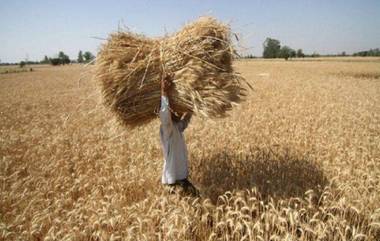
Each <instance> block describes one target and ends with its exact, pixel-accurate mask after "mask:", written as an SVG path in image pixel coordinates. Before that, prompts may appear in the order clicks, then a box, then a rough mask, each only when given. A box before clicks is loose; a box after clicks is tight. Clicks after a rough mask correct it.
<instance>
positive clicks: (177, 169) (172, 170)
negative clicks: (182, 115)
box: [160, 96, 189, 184]
mask: <svg viewBox="0 0 380 241" xmlns="http://www.w3.org/2000/svg"><path fill="white" fill-rule="evenodd" d="M160 120H161V126H160V138H161V146H162V151H163V154H164V159H165V160H164V167H163V172H162V183H163V184H173V183H175V182H176V181H177V180H182V179H185V178H187V176H188V173H189V172H188V169H187V149H186V143H185V139H184V137H183V131H184V130H185V129H186V127H187V125H188V123H189V119H186V120H181V121H178V122H174V121H172V118H171V113H170V110H169V100H168V98H167V97H166V96H161V109H160Z"/></svg>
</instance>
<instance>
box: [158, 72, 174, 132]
mask: <svg viewBox="0 0 380 241" xmlns="http://www.w3.org/2000/svg"><path fill="white" fill-rule="evenodd" d="M170 81H171V80H170V76H166V77H165V78H163V79H162V80H161V108H160V120H161V124H162V125H161V126H162V131H163V133H164V135H165V136H170V134H171V131H172V128H173V122H172V117H171V113H170V109H169V98H168V91H169V89H170V87H171V82H170Z"/></svg>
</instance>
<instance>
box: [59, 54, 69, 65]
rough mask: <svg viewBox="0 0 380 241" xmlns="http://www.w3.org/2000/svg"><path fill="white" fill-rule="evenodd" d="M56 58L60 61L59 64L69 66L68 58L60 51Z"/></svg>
mask: <svg viewBox="0 0 380 241" xmlns="http://www.w3.org/2000/svg"><path fill="white" fill-rule="evenodd" d="M58 58H59V60H60V64H69V63H70V58H69V56H67V55H66V54H65V53H64V52H62V51H60V52H59V53H58Z"/></svg>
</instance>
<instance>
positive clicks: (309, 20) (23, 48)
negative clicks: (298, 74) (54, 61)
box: [0, 0, 380, 63]
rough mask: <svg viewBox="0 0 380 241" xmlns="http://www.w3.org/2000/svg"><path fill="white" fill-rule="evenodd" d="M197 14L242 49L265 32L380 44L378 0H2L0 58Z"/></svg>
mask: <svg viewBox="0 0 380 241" xmlns="http://www.w3.org/2000/svg"><path fill="white" fill-rule="evenodd" d="M204 15H211V16H214V17H216V18H217V19H219V20H220V21H223V22H226V23H229V24H230V25H231V27H232V30H233V32H235V33H237V34H239V36H240V38H239V39H240V41H239V42H238V47H239V49H240V51H242V54H254V55H255V56H261V55H262V51H263V42H264V40H265V39H266V38H267V37H271V38H275V39H278V40H280V42H281V45H287V46H290V47H291V48H293V49H299V48H301V49H303V51H304V52H305V53H313V52H317V53H320V54H329V53H331V54H335V53H341V52H343V51H345V52H347V53H353V52H357V51H361V50H368V49H370V48H380V1H378V0H362V1H360V0H346V1H343V0H318V1H317V0H287V1H280V0H278V1H272V0H256V1H255V0H251V1H248V0H247V1H245V0H234V1H227V0H219V1H217V0H187V1H185V0H139V1H138V0H136V1H131V0H119V1H117V0H108V1H107V0H103V1H100V0H92V1H89V0H82V1H73V0H64V1H53V0H51V1H48V0H45V1H42V0H24V1H21V0H19V1H18V0H12V1H11V0H1V1H0V61H1V62H3V63H4V62H19V61H21V60H25V59H27V60H33V61H35V60H42V59H43V57H44V56H45V55H47V56H49V57H53V56H56V55H57V53H58V52H59V51H64V52H65V53H66V54H68V55H69V56H70V58H71V59H76V58H77V56H78V51H79V50H83V51H91V52H92V53H94V54H96V53H97V51H98V49H99V46H100V45H101V44H102V43H103V42H104V41H105V40H104V39H106V38H107V36H108V34H109V33H111V32H113V31H116V30H118V28H119V26H123V27H128V29H129V30H131V31H134V32H137V33H142V34H145V35H147V36H152V37H157V36H161V35H164V34H165V33H169V34H170V33H173V32H175V31H177V30H180V29H181V27H182V26H183V25H184V24H186V23H188V22H191V21H193V20H195V19H197V18H198V17H200V16H204Z"/></svg>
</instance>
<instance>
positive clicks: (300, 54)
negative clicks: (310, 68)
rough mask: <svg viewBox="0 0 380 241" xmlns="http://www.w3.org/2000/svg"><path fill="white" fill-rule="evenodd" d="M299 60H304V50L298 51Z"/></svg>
mask: <svg viewBox="0 0 380 241" xmlns="http://www.w3.org/2000/svg"><path fill="white" fill-rule="evenodd" d="M296 55H297V58H304V57H305V54H304V53H303V51H302V49H298V50H297V54H296Z"/></svg>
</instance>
